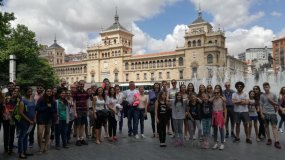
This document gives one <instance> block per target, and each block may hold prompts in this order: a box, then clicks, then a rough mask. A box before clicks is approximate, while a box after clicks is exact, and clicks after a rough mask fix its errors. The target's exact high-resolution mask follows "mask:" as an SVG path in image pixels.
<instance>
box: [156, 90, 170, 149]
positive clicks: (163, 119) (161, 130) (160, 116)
mask: <svg viewBox="0 0 285 160" xmlns="http://www.w3.org/2000/svg"><path fill="white" fill-rule="evenodd" d="M166 98H167V92H159V95H158V98H157V100H156V101H155V117H156V122H157V131H158V134H159V141H160V147H166V144H165V140H166V123H167V119H168V118H167V108H168V105H167V100H166Z"/></svg>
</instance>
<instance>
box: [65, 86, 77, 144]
mask: <svg viewBox="0 0 285 160" xmlns="http://www.w3.org/2000/svg"><path fill="white" fill-rule="evenodd" d="M66 100H67V102H68V106H69V110H70V117H69V122H68V127H67V133H66V136H67V143H68V144H69V143H70V138H71V137H70V136H71V132H72V126H73V122H74V118H75V117H74V113H75V112H76V111H75V107H74V101H73V98H72V95H71V91H70V90H68V91H67V92H66Z"/></svg>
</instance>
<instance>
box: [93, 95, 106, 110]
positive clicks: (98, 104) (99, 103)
mask: <svg viewBox="0 0 285 160" xmlns="http://www.w3.org/2000/svg"><path fill="white" fill-rule="evenodd" d="M95 109H96V111H101V110H103V109H105V100H104V99H102V100H100V99H99V98H98V97H96V106H95ZM106 109H107V108H106Z"/></svg>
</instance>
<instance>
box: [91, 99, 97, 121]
mask: <svg viewBox="0 0 285 160" xmlns="http://www.w3.org/2000/svg"><path fill="white" fill-rule="evenodd" d="M96 101H97V98H96V96H94V97H93V101H92V106H93V116H94V118H95V119H96Z"/></svg>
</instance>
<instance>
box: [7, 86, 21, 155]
mask: <svg viewBox="0 0 285 160" xmlns="http://www.w3.org/2000/svg"><path fill="white" fill-rule="evenodd" d="M9 93H10V94H9V95H10V96H6V99H5V103H6V104H5V106H4V111H3V130H4V134H3V135H4V150H5V152H6V153H8V154H9V155H11V154H12V152H13V148H14V137H15V126H16V124H15V120H14V117H13V113H14V110H15V108H16V106H17V105H19V103H20V101H21V100H20V99H19V90H18V89H10V90H9ZM6 95H7V94H6Z"/></svg>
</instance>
